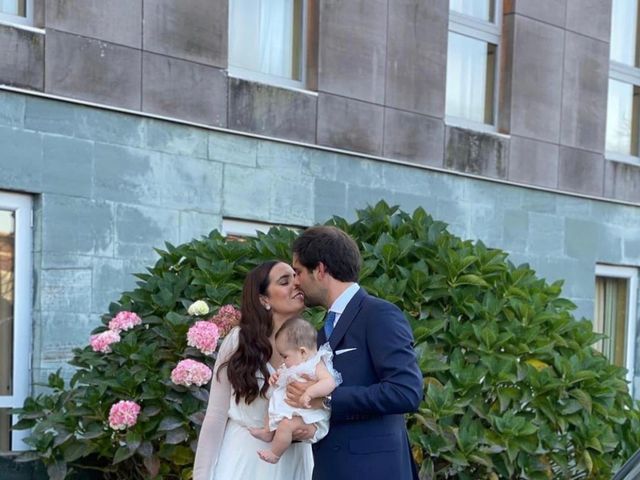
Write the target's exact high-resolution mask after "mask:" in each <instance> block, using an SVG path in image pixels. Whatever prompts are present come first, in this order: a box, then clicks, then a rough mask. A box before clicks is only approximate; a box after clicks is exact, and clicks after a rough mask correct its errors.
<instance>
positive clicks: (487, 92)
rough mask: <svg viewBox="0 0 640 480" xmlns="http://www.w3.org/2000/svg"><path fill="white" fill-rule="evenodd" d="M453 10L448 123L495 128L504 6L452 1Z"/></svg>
mask: <svg viewBox="0 0 640 480" xmlns="http://www.w3.org/2000/svg"><path fill="white" fill-rule="evenodd" d="M449 9H450V11H449V40H448V50H447V92H446V107H445V108H446V115H447V119H448V120H449V119H453V120H454V123H455V120H456V119H458V120H463V122H464V123H468V122H470V123H472V124H476V125H489V126H495V125H496V110H497V108H496V104H497V94H496V89H497V81H496V78H497V77H496V69H497V58H498V47H499V44H500V22H501V16H502V12H501V9H500V2H499V1H497V0H451V1H450V3H449Z"/></svg>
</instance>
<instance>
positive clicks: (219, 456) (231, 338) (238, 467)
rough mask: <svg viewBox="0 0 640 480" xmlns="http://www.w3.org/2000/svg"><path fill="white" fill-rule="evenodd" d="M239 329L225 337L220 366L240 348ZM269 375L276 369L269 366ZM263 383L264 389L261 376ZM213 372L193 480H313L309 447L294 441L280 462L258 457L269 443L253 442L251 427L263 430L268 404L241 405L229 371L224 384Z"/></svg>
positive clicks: (258, 401)
mask: <svg viewBox="0 0 640 480" xmlns="http://www.w3.org/2000/svg"><path fill="white" fill-rule="evenodd" d="M238 336H239V327H236V328H234V329H233V330H232V331H231V332H229V334H228V335H227V337H226V338H225V339H224V341H223V343H222V345H221V346H220V352H219V354H218V358H217V360H216V366H217V365H221V364H222V363H223V362H224V361H225V360H226V359H228V358H229V357H230V356H231V354H232V353H233V352H234V351H235V350H236V348H237V346H238ZM267 368H268V369H269V372H271V373H273V371H274V369H273V367H272V366H271V365H269V364H267ZM257 375H258V384H259V385H262V382H263V379H262V376H261V375H260V373H259V372H258V373H257ZM216 376H217V368H216V372H214V375H213V379H212V381H211V393H210V397H209V405H208V407H207V414H206V416H205V420H204V423H203V425H202V431H201V433H200V438H199V439H198V451H197V453H196V461H195V465H194V472H193V478H194V480H244V479H247V480H254V479H255V480H310V479H311V475H312V472H313V455H312V453H311V445H310V444H309V443H294V444H292V445H291V446H290V447H289V448H288V449H287V450H286V451H285V452H284V453H283V454H282V456H281V457H280V461H279V462H278V463H276V464H271V463H267V462H265V461H264V460H261V459H260V458H259V457H258V453H257V452H258V450H265V449H270V445H269V444H268V443H265V442H263V441H261V440H258V439H257V438H254V437H253V436H252V435H251V434H250V433H249V430H248V427H258V428H259V427H263V426H264V422H265V418H266V416H267V409H268V405H269V400H268V399H266V398H262V397H258V398H257V399H256V400H254V401H253V402H252V403H251V404H246V403H245V402H244V401H242V400H241V401H240V403H236V401H235V397H234V396H233V389H232V387H231V384H230V383H229V379H228V378H227V372H226V368H225V369H223V370H222V371H221V372H220V378H219V380H218V379H216Z"/></svg>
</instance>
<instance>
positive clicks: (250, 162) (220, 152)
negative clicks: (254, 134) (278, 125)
mask: <svg viewBox="0 0 640 480" xmlns="http://www.w3.org/2000/svg"><path fill="white" fill-rule="evenodd" d="M257 155H258V140H256V139H255V138H250V137H245V136H243V135H232V134H229V133H223V132H209V158H210V159H211V160H217V161H219V162H222V163H236V164H238V165H246V166H248V167H255V166H256V158H257Z"/></svg>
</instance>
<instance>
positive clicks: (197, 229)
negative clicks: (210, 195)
mask: <svg viewBox="0 0 640 480" xmlns="http://www.w3.org/2000/svg"><path fill="white" fill-rule="evenodd" d="M221 223H222V217H221V216H220V215H212V214H210V213H202V212H196V211H182V212H180V235H179V239H178V241H179V242H180V243H185V242H190V241H191V240H193V239H195V238H200V237H202V236H203V235H205V236H206V235H208V234H209V232H211V231H212V230H219V229H220V226H221Z"/></svg>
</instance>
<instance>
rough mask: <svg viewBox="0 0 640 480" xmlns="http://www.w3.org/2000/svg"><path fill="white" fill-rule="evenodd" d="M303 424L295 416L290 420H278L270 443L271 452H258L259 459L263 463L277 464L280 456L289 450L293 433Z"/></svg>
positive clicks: (300, 419)
mask: <svg viewBox="0 0 640 480" xmlns="http://www.w3.org/2000/svg"><path fill="white" fill-rule="evenodd" d="M304 424H305V423H304V422H303V421H302V417H297V416H294V417H293V418H291V420H289V419H288V418H284V419H282V420H280V423H279V424H278V428H277V429H276V433H275V435H274V437H273V440H272V442H271V450H260V451H258V455H259V456H260V458H261V459H262V460H264V461H265V462H269V463H278V460H280V457H281V456H282V454H283V453H284V452H285V451H286V450H287V448H289V445H291V440H292V437H293V431H294V430H295V429H297V428H299V427H301V426H303V425H304Z"/></svg>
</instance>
